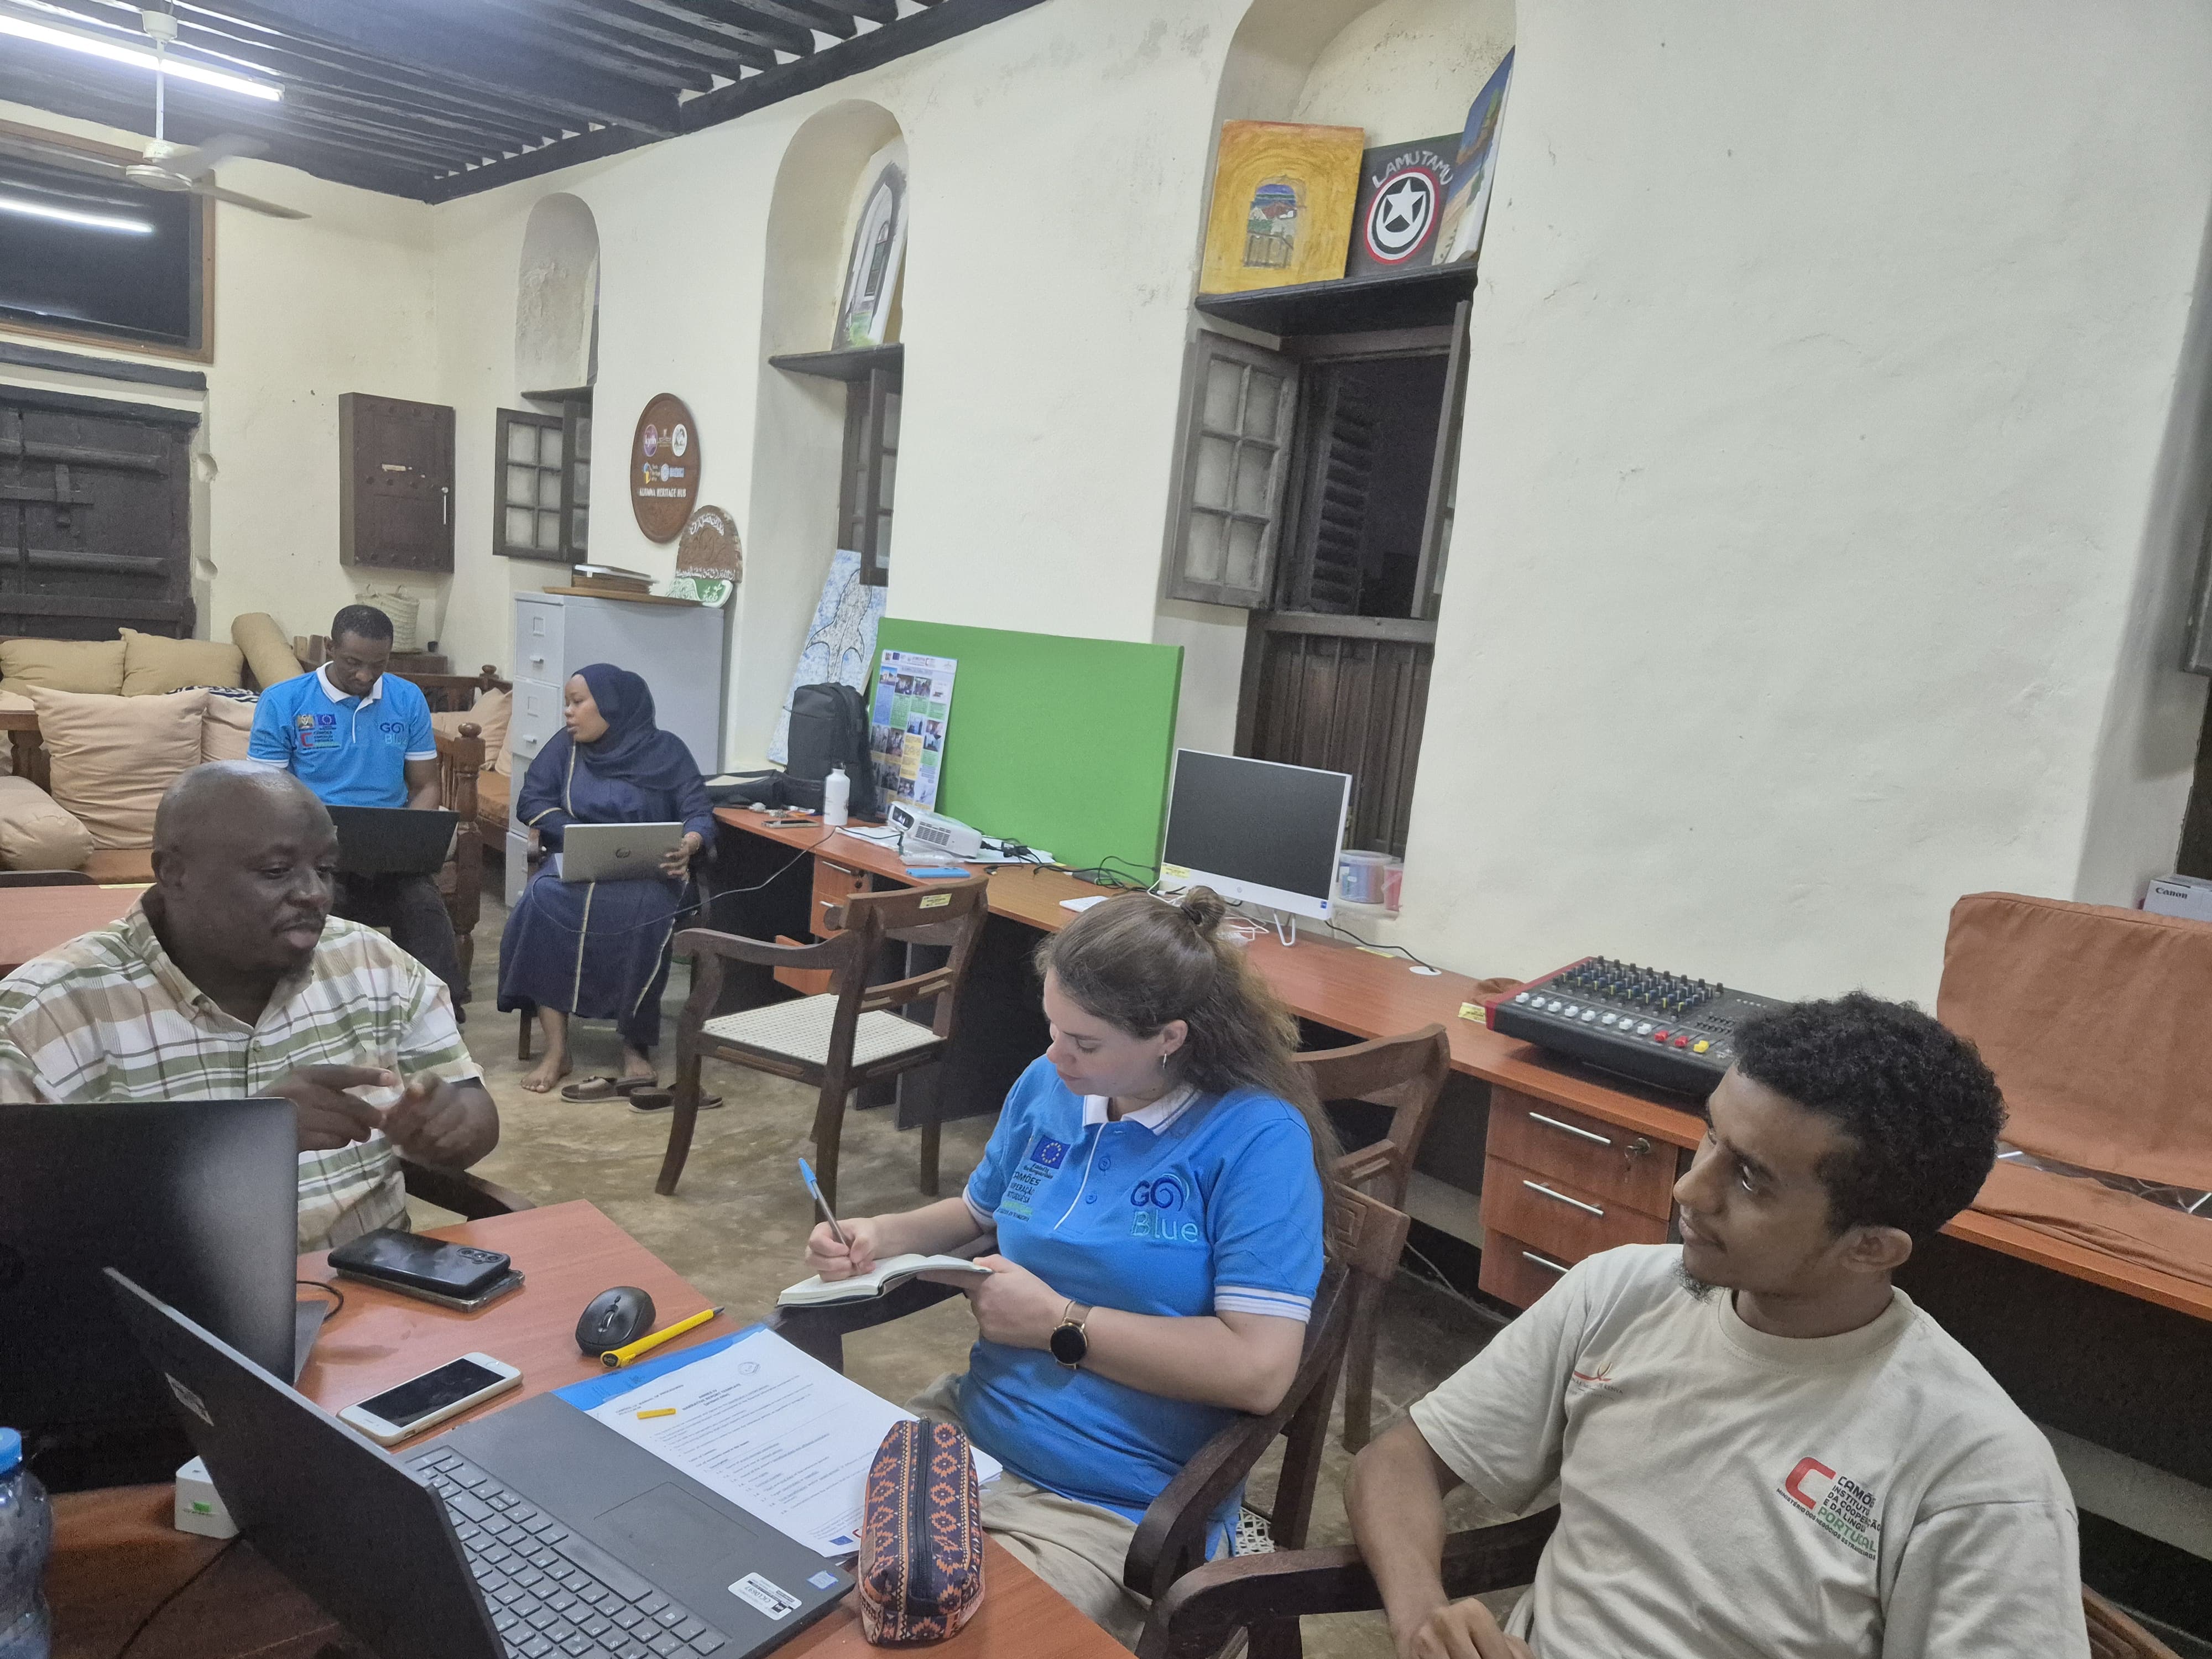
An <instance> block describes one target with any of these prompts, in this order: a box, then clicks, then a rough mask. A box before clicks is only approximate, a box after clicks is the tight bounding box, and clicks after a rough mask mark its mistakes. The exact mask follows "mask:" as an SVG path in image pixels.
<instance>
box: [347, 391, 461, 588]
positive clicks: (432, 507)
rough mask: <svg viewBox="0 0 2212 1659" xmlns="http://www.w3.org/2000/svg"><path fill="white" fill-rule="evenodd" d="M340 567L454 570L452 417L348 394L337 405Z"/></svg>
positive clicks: (428, 407)
mask: <svg viewBox="0 0 2212 1659" xmlns="http://www.w3.org/2000/svg"><path fill="white" fill-rule="evenodd" d="M338 560H339V562H341V563H343V564H349V565H374V566H375V567H376V568H379V569H384V570H421V571H430V572H435V573H439V574H451V573H452V571H453V410H452V409H451V408H450V407H448V406H447V405H446V404H415V403H409V402H408V401H407V400H406V399H404V398H372V397H370V396H368V394H367V393H365V392H346V393H344V394H343V396H341V397H340V398H338Z"/></svg>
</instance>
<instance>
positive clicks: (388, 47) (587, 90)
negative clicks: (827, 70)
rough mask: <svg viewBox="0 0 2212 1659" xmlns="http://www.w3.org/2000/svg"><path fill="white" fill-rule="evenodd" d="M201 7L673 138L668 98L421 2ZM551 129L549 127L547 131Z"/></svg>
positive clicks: (459, 83)
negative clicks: (464, 20) (671, 135)
mask: <svg viewBox="0 0 2212 1659" xmlns="http://www.w3.org/2000/svg"><path fill="white" fill-rule="evenodd" d="M204 6H205V9H211V10H217V11H220V12H222V13H224V14H227V15H230V16H233V17H236V18H239V19H240V20H241V21H246V22H250V23H255V24H258V25H259V26H260V27H264V28H268V29H274V30H276V32H277V33H281V34H287V35H296V36H298V37H300V38H301V39H303V40H319V41H323V42H325V43H326V44H329V45H331V46H344V47H347V48H349V49H350V50H352V51H356V52H365V53H367V54H368V55H369V56H370V57H373V58H381V59H383V60H385V61H386V62H389V63H394V64H406V65H408V66H410V67H411V68H413V69H416V70H423V71H426V72H428V73H429V74H431V75H433V76H436V77H437V78H438V79H440V80H441V81H445V82H449V83H451V84H452V85H453V86H454V87H456V88H469V89H471V90H476V91H483V92H488V93H491V94H495V95H497V96H501V97H507V98H517V99H520V100H523V101H525V102H526V103H528V104H532V105H537V106H542V107H544V108H545V109H546V110H548V111H550V112H555V113H557V114H558V115H560V116H562V117H564V118H566V120H565V121H564V122H563V123H562V124H563V125H574V124H575V122H576V121H577V120H586V121H604V122H605V123H607V124H608V125H612V126H622V127H629V128H630V129H632V130H633V131H638V132H643V133H647V134H650V135H651V136H653V137H667V136H669V135H670V134H671V133H672V132H674V131H677V130H678V118H677V100H676V95H675V94H674V93H673V92H670V91H665V90H662V89H659V88H653V87H650V86H646V85H642V84H641V83H640V82H636V81H634V80H628V79H625V78H623V77H622V76H616V75H611V74H608V73H606V72H605V70H602V69H598V68H593V67H589V66H586V65H584V64H578V63H575V62H574V61H572V60H570V59H569V58H564V57H562V56H561V55H559V54H557V53H556V52H550V51H548V50H547V49H545V48H544V46H540V45H538V44H537V43H536V41H535V40H532V39H531V38H529V37H528V36H526V34H524V33H521V32H520V31H512V32H510V31H501V30H496V29H491V28H487V27H483V26H482V25H481V23H469V22H463V21H459V20H458V19H457V18H456V16H455V9H454V8H453V7H451V6H447V5H434V4H431V3H428V0H374V3H355V0H204ZM547 125H548V126H549V127H550V126H552V125H555V124H554V123H553V122H550V121H549V122H548V123H547Z"/></svg>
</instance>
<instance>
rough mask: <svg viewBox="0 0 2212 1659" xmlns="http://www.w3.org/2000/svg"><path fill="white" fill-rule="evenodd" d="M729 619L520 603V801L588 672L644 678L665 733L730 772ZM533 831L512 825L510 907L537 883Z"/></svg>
mask: <svg viewBox="0 0 2212 1659" xmlns="http://www.w3.org/2000/svg"><path fill="white" fill-rule="evenodd" d="M726 621H727V619H726V617H725V615H724V613H723V612H722V611H719V610H715V609H714V608H712V607H710V606H707V605H641V604H639V603H637V602H636V601H635V600H630V599H586V598H582V597H580V596H578V595H575V594H570V593H518V594H516V595H515V596H514V714H513V719H512V720H511V721H510V723H509V725H508V727H507V747H508V749H509V750H511V751H512V753H513V764H514V789H513V795H514V799H515V800H516V801H517V803H518V804H519V803H520V800H521V798H522V775H523V774H524V773H525V772H526V771H527V770H529V769H530V763H531V762H532V760H533V759H535V758H536V757H537V756H538V751H539V750H542V749H543V748H544V746H545V744H547V743H549V742H550V741H551V740H552V738H553V736H554V734H555V733H556V732H559V731H560V730H561V691H562V686H563V685H564V684H566V683H567V681H568V677H569V676H570V675H571V674H573V673H574V672H575V671H577V670H578V669H579V668H581V667H583V666H584V665H586V663H594V662H611V663H612V664H614V665H615V666H616V667H617V668H627V669H629V671H631V672H632V673H635V674H641V675H643V676H644V677H645V683H646V684H647V685H648V686H650V687H652V688H653V708H654V710H655V712H656V718H657V720H659V726H660V729H661V730H662V731H664V732H674V733H675V734H676V735H677V736H678V737H679V738H682V739H683V740H684V746H685V747H686V748H688V749H689V750H690V751H691V758H692V760H693V761H694V762H696V763H697V765H698V768H699V769H700V771H702V773H704V774H706V775H708V776H709V777H711V776H713V775H714V774H715V773H716V772H719V771H720V770H721V767H722V691H723V686H724V684H725V683H726V678H727V676H726V674H725V672H724V671H723V665H724V661H725V653H726V641H727V637H728V635H727V629H726ZM529 850H530V832H529V831H528V830H527V829H525V828H523V826H522V824H521V823H520V820H519V819H517V818H514V817H510V818H509V820H508V823H507V903H508V904H509V905H510V906H511V905H513V903H514V902H515V900H516V899H518V898H520V896H521V894H522V884H523V882H524V880H525V879H526V878H527V876H528V874H529Z"/></svg>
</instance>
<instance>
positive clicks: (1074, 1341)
mask: <svg viewBox="0 0 2212 1659" xmlns="http://www.w3.org/2000/svg"><path fill="white" fill-rule="evenodd" d="M1050 1346H1051V1348H1052V1357H1053V1358H1054V1359H1057V1360H1058V1361H1060V1364H1063V1365H1080V1364H1082V1363H1083V1356H1084V1355H1085V1354H1087V1353H1089V1352H1091V1339H1090V1338H1088V1337H1086V1336H1085V1335H1084V1334H1083V1332H1082V1331H1081V1329H1080V1328H1078V1327H1076V1326H1073V1325H1062V1326H1060V1328H1058V1329H1057V1330H1055V1331H1054V1332H1053V1334H1052V1342H1051V1345H1050Z"/></svg>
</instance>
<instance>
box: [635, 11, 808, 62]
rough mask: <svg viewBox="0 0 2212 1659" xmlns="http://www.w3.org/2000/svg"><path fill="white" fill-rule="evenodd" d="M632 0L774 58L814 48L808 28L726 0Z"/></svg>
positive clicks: (803, 52)
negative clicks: (781, 21) (741, 7)
mask: <svg viewBox="0 0 2212 1659" xmlns="http://www.w3.org/2000/svg"><path fill="white" fill-rule="evenodd" d="M631 3H632V4H634V5H638V6H642V7H643V8H645V9H647V11H657V12H659V14H660V15H662V16H664V17H673V18H676V19H677V20H678V21H681V22H686V23H690V24H692V25H694V26H696V27H699V28H702V29H707V30H709V31H711V32H712V33H715V34H719V35H720V36H721V37H722V38H723V39H725V40H737V41H741V42H743V43H744V45H746V46H753V47H756V48H757V49H758V50H761V51H763V52H768V53H769V55H770V58H771V60H772V59H773V57H774V54H775V53H776V52H792V53H794V54H796V55H797V56H799V57H801V58H804V57H805V56H807V54H809V53H810V52H812V51H813V50H814V37H813V36H811V34H809V33H807V32H806V31H805V29H795V28H791V27H787V26H785V25H783V24H781V23H777V22H774V21H771V20H769V19H768V18H765V17H763V16H762V15H760V14H759V13H757V12H746V11H739V10H738V9H736V8H735V7H734V6H732V5H731V4H728V3H726V0H631ZM763 73H765V71H763Z"/></svg>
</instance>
